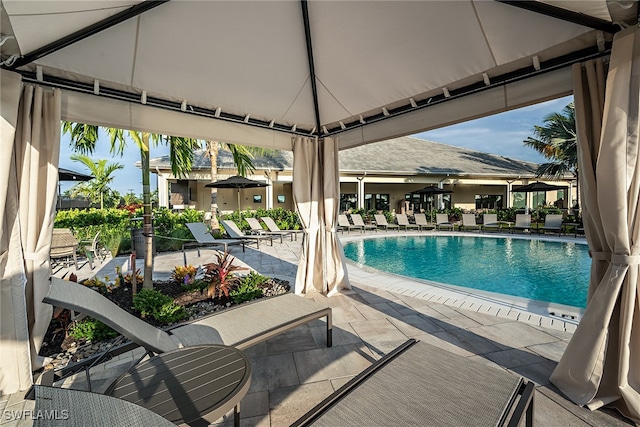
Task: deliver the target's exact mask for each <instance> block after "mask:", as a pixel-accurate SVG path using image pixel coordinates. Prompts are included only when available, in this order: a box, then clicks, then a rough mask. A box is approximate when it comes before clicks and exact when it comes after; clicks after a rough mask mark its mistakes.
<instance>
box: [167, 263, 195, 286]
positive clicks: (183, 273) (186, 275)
mask: <svg viewBox="0 0 640 427" xmlns="http://www.w3.org/2000/svg"><path fill="white" fill-rule="evenodd" d="M197 273H198V269H197V268H196V267H194V266H193V265H191V264H189V265H185V266H182V265H176V266H175V267H174V268H173V272H172V273H171V278H172V279H173V280H175V281H176V282H178V283H180V284H181V285H190V284H192V283H193V282H194V281H195V280H196V274H197Z"/></svg>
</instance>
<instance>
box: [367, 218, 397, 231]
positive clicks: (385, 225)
mask: <svg viewBox="0 0 640 427" xmlns="http://www.w3.org/2000/svg"><path fill="white" fill-rule="evenodd" d="M373 217H374V218H375V219H376V224H377V225H378V228H380V227H383V228H384V229H385V230H389V229H390V228H391V229H394V228H397V229H398V231H400V226H399V225H398V224H389V223H388V222H387V218H386V217H385V216H384V215H382V214H376V215H374V216H373Z"/></svg>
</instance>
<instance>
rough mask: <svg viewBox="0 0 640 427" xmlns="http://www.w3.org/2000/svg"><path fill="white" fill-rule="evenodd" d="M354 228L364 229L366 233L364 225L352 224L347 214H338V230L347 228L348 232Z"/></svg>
mask: <svg viewBox="0 0 640 427" xmlns="http://www.w3.org/2000/svg"><path fill="white" fill-rule="evenodd" d="M352 228H354V229H356V230H362V232H363V233H364V227H361V226H358V225H354V224H351V223H350V222H349V218H347V216H346V215H345V214H340V215H338V230H340V231H342V232H344V230H347V233H349V232H350V231H351V229H352Z"/></svg>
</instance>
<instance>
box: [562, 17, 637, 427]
mask: <svg viewBox="0 0 640 427" xmlns="http://www.w3.org/2000/svg"><path fill="white" fill-rule="evenodd" d="M603 75H604V72H603V66H602V64H599V63H598V62H593V61H590V62H588V63H586V64H584V68H582V67H580V66H575V67H574V85H575V89H574V94H575V103H576V127H577V131H578V148H579V171H580V177H581V187H582V190H583V194H582V200H583V212H584V213H583V216H584V223H585V232H586V235H587V240H588V242H589V248H590V251H591V255H592V259H593V261H592V268H591V279H590V283H589V294H588V305H587V309H586V311H585V313H584V316H583V317H582V320H581V321H580V325H579V326H578V328H577V330H576V332H575V333H574V335H573V338H572V339H571V341H570V343H569V345H568V347H567V350H566V351H565V353H564V354H563V356H562V359H561V360H560V363H559V364H558V366H557V367H556V369H555V371H554V372H553V374H552V375H551V382H552V383H553V384H555V385H556V386H557V387H558V388H559V389H560V390H561V391H562V392H563V393H564V394H565V395H567V396H568V397H569V398H570V399H571V400H573V401H574V402H575V403H577V404H579V405H587V406H588V407H589V408H590V409H597V408H599V407H602V406H604V405H611V406H613V407H615V408H616V409H618V410H619V411H620V412H621V413H623V414H624V415H626V416H627V417H629V418H631V419H633V420H634V421H635V422H636V423H640V363H639V361H640V306H639V297H640V293H639V289H638V273H639V269H640V204H639V198H640V141H639V137H640V126H639V117H640V114H639V110H640V29H639V28H638V27H637V26H636V27H634V28H629V29H627V30H624V31H622V32H620V33H618V34H616V36H615V37H614V42H613V51H612V54H611V61H610V64H609V72H608V74H607V79H606V91H604V92H603V88H604V84H603V83H604V80H603ZM603 93H604V97H603V96H602V94H603ZM603 100H604V101H603ZM600 122H601V123H602V127H601V128H600Z"/></svg>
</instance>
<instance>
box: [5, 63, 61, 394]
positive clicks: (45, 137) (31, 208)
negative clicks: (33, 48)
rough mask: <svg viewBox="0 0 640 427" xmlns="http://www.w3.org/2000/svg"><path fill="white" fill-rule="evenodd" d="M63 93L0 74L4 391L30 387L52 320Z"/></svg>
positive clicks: (17, 76) (6, 74)
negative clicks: (46, 300) (46, 298)
mask: <svg viewBox="0 0 640 427" xmlns="http://www.w3.org/2000/svg"><path fill="white" fill-rule="evenodd" d="M60 111H61V94H60V91H59V90H54V91H45V90H44V89H42V88H41V87H38V86H35V87H34V86H32V85H23V84H22V83H21V81H20V77H19V75H17V74H15V73H9V72H6V71H4V70H3V71H2V137H1V141H2V152H3V154H4V153H6V155H3V156H0V157H1V158H2V160H0V167H1V169H0V202H1V203H2V205H1V206H0V218H1V220H2V223H1V227H0V233H1V234H0V298H1V299H0V307H1V308H2V311H1V312H0V325H1V328H0V358H1V359H0V360H2V363H0V394H6V393H14V392H16V391H18V390H24V389H26V388H28V387H29V386H30V385H31V371H32V369H37V368H39V367H41V365H42V362H43V359H42V358H41V357H39V356H37V353H38V350H39V349H40V346H41V345H42V340H43V338H44V334H45V332H46V330H47V327H48V325H49V322H50V320H51V307H50V306H49V305H47V304H43V303H42V302H41V301H42V298H43V297H44V296H45V295H46V292H47V290H48V287H49V275H50V269H49V250H50V247H51V234H52V229H53V218H54V215H55V203H56V193H57V192H56V187H57V182H58V158H59V155H60Z"/></svg>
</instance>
